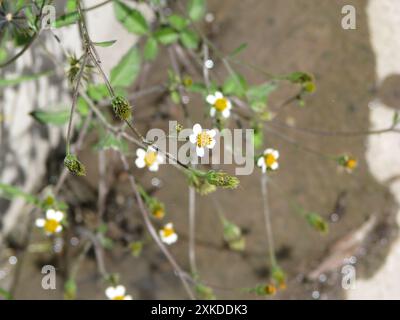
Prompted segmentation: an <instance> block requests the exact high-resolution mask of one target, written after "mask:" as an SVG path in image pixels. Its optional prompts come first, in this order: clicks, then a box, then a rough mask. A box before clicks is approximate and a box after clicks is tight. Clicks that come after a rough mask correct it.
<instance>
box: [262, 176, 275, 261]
mask: <svg viewBox="0 0 400 320" xmlns="http://www.w3.org/2000/svg"><path fill="white" fill-rule="evenodd" d="M267 184H268V177H267V174H265V173H263V174H262V175H261V194H262V199H263V213H264V222H265V231H266V233H267V239H268V253H269V259H270V262H271V265H272V266H275V265H276V257H275V247H274V239H273V236H272V227H271V213H270V210H269V205H268V188H267Z"/></svg>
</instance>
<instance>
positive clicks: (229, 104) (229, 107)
mask: <svg viewBox="0 0 400 320" xmlns="http://www.w3.org/2000/svg"><path fill="white" fill-rule="evenodd" d="M227 101H228V105H227V107H226V108H227V109H229V110H230V109H232V102H231V101H230V100H227Z"/></svg>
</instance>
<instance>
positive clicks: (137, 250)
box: [129, 241, 143, 258]
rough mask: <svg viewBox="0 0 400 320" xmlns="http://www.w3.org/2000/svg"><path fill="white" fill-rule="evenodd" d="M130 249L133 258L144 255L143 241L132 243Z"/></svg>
mask: <svg viewBox="0 0 400 320" xmlns="http://www.w3.org/2000/svg"><path fill="white" fill-rule="evenodd" d="M129 247H130V249H131V253H132V256H134V257H135V258H138V257H140V255H141V254H142V250H143V242H142V241H135V242H132V243H131V244H130V245H129Z"/></svg>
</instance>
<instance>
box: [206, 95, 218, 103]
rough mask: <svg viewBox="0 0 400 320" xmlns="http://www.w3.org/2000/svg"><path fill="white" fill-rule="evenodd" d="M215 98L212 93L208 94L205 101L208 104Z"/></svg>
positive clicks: (213, 101)
mask: <svg viewBox="0 0 400 320" xmlns="http://www.w3.org/2000/svg"><path fill="white" fill-rule="evenodd" d="M216 100H217V99H216V98H215V97H214V96H213V95H212V94H209V95H208V96H207V98H206V101H207V103H209V104H214V103H215V101H216Z"/></svg>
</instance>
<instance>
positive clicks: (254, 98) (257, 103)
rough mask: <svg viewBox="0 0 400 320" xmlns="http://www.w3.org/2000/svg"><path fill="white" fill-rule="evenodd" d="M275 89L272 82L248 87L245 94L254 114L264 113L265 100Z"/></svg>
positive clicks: (275, 86) (274, 84)
mask: <svg viewBox="0 0 400 320" xmlns="http://www.w3.org/2000/svg"><path fill="white" fill-rule="evenodd" d="M277 87H278V86H277V84H276V83H274V82H266V83H263V84H261V85H258V86H252V87H250V88H249V89H248V90H247V92H246V96H247V99H248V100H249V103H250V107H251V108H252V109H253V110H254V111H256V112H262V111H265V108H266V107H267V99H268V97H269V95H270V94H271V93H272V92H273V91H275V90H276V88H277Z"/></svg>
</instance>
